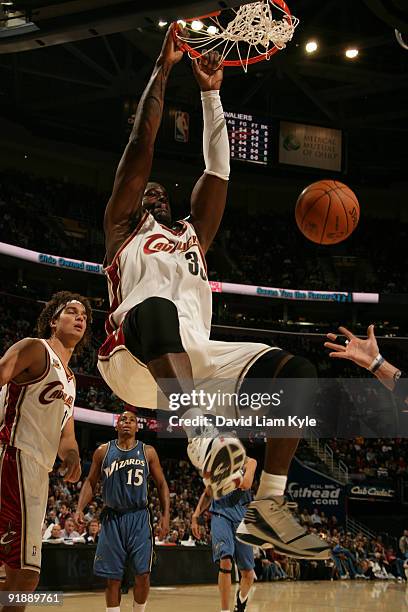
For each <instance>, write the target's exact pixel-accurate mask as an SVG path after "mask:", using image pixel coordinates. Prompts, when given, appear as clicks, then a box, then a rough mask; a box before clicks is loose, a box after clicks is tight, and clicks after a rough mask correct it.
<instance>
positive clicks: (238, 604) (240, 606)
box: [234, 589, 248, 612]
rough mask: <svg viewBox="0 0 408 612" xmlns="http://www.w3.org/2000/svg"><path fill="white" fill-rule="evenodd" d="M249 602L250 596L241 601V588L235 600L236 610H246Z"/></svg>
mask: <svg viewBox="0 0 408 612" xmlns="http://www.w3.org/2000/svg"><path fill="white" fill-rule="evenodd" d="M247 602H248V596H247V598H246V599H245V600H244V601H241V598H240V596H239V589H238V592H237V598H236V600H235V607H234V612H245V610H246V605H247Z"/></svg>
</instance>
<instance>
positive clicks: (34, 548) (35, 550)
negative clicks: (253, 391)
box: [32, 546, 37, 557]
mask: <svg viewBox="0 0 408 612" xmlns="http://www.w3.org/2000/svg"><path fill="white" fill-rule="evenodd" d="M36 555H37V547H36V546H33V555H32V556H33V557H35V556H36Z"/></svg>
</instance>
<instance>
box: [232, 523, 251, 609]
mask: <svg viewBox="0 0 408 612" xmlns="http://www.w3.org/2000/svg"><path fill="white" fill-rule="evenodd" d="M237 527H238V525H237V524H235V525H234V529H235V530H236V529H237ZM234 542H235V560H236V562H237V566H238V569H239V571H240V574H241V580H240V583H239V589H238V592H237V598H236V602H235V608H234V612H244V611H245V610H246V606H247V603H248V596H249V592H250V590H251V587H252V585H253V583H254V568H255V559H254V549H253V548H252V546H249V545H248V544H243V543H242V542H240V541H239V540H237V539H236V537H235V538H234Z"/></svg>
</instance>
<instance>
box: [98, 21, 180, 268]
mask: <svg viewBox="0 0 408 612" xmlns="http://www.w3.org/2000/svg"><path fill="white" fill-rule="evenodd" d="M182 56H183V52H182V51H180V50H179V49H178V47H177V43H176V42H175V40H174V38H173V33H172V26H170V28H169V29H168V31H167V34H166V37H165V39H164V43H163V47H162V50H161V53H160V55H159V57H158V59H157V61H156V64H155V66H154V69H153V73H152V76H151V77H150V81H149V83H148V85H147V87H146V89H145V90H144V92H143V95H142V97H141V99H140V102H139V105H138V108H137V112H136V117H135V123H134V126H133V130H132V133H131V135H130V138H129V142H128V144H127V146H126V149H125V151H124V153H123V155H122V159H121V160H120V162H119V166H118V169H117V171H116V176H115V181H114V185H113V191H112V195H111V197H110V200H109V202H108V205H107V207H106V211H105V219H104V229H105V240H106V254H107V261H108V263H110V262H111V261H112V259H113V257H114V255H115V253H116V251H117V250H118V249H119V247H120V246H121V245H122V243H123V242H124V241H125V240H126V238H127V237H128V236H129V235H130V234H131V233H132V231H133V229H134V224H135V221H137V219H138V218H139V217H140V216H141V207H142V196H143V192H144V190H145V187H146V184H147V181H148V179H149V176H150V171H151V167H152V160H153V151H154V143H155V140H156V135H157V131H158V129H159V126H160V122H161V118H162V113H163V103H164V93H165V89H166V84H167V79H168V77H169V74H170V71H171V69H172V67H173V66H174V65H175V64H177V62H179V61H180V59H181V58H182Z"/></svg>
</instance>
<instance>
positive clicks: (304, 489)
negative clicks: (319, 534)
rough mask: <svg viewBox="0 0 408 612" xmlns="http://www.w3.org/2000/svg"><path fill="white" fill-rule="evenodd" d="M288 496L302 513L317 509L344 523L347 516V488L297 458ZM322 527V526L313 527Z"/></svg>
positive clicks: (294, 462) (290, 474) (291, 471)
mask: <svg viewBox="0 0 408 612" xmlns="http://www.w3.org/2000/svg"><path fill="white" fill-rule="evenodd" d="M286 494H287V496H288V497H289V499H290V500H292V501H294V502H296V503H297V505H298V508H299V510H300V511H302V510H304V509H307V510H308V512H309V513H310V514H311V513H313V510H314V509H315V508H317V509H318V510H319V513H320V512H324V513H325V515H326V516H327V517H328V518H330V517H331V516H335V517H336V518H337V520H338V521H339V523H343V522H344V520H345V516H346V493H345V486H344V485H343V483H341V482H340V481H338V480H335V479H334V478H331V477H330V476H326V475H325V474H322V473H321V472H319V471H317V470H315V469H313V468H311V467H309V466H307V465H305V464H304V463H302V461H299V459H297V457H295V458H294V460H293V461H292V463H291V466H290V469H289V474H288V484H287V487H286ZM312 526H314V527H317V528H318V527H320V526H321V524H315V525H312Z"/></svg>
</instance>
